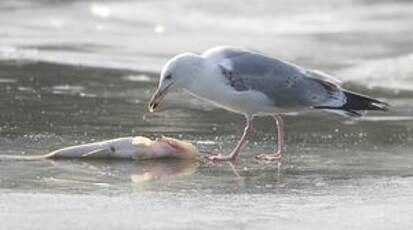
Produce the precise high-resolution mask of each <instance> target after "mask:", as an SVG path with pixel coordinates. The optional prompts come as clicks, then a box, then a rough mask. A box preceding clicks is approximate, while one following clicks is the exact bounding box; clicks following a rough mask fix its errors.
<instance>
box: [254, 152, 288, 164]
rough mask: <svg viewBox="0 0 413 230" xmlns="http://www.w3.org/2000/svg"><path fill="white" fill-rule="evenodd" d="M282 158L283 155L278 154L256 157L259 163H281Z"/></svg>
mask: <svg viewBox="0 0 413 230" xmlns="http://www.w3.org/2000/svg"><path fill="white" fill-rule="evenodd" d="M281 158H282V153H276V154H260V155H257V156H255V159H257V160H259V161H271V162H274V161H279V160H280V159H281Z"/></svg>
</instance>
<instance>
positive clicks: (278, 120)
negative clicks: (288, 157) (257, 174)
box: [255, 114, 285, 161]
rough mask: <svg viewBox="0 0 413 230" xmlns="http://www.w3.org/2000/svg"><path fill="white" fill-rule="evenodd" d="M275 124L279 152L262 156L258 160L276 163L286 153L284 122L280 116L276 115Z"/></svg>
mask: <svg viewBox="0 0 413 230" xmlns="http://www.w3.org/2000/svg"><path fill="white" fill-rule="evenodd" d="M274 119H275V122H276V124H277V133H278V151H277V152H276V153H274V154H261V155H258V156H256V157H255V158H256V159H257V160H264V161H276V160H279V159H281V157H282V156H283V154H284V153H285V142H284V122H283V119H282V117H281V116H280V115H278V114H277V115H274Z"/></svg>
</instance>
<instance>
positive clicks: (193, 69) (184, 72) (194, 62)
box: [148, 53, 202, 112]
mask: <svg viewBox="0 0 413 230" xmlns="http://www.w3.org/2000/svg"><path fill="white" fill-rule="evenodd" d="M201 62H202V57H200V56H199V55H196V54H193V53H183V54H180V55H177V56H175V57H173V58H172V59H171V60H169V61H168V62H167V63H166V64H165V66H164V67H163V69H162V72H161V75H160V77H159V84H158V88H157V89H156V90H155V92H154V94H153V95H152V98H151V100H150V101H149V103H148V110H149V112H153V111H154V110H155V109H156V107H158V105H159V103H161V101H162V99H163V98H164V97H165V96H166V94H167V93H168V92H169V91H171V90H172V89H180V88H186V87H187V86H189V85H190V84H191V83H192V82H193V81H194V79H195V78H196V77H197V75H198V74H199V71H200V67H201Z"/></svg>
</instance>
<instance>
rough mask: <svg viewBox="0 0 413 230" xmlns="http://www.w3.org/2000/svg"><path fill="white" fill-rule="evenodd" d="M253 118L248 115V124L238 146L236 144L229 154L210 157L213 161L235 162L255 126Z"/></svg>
mask: <svg viewBox="0 0 413 230" xmlns="http://www.w3.org/2000/svg"><path fill="white" fill-rule="evenodd" d="M251 123H252V122H251V118H248V117H247V126H246V127H245V129H244V133H243V134H242V136H241V139H240V140H239V141H238V144H237V146H235V148H234V150H232V152H231V153H230V154H228V155H225V156H223V155H216V156H211V157H209V159H210V160H211V161H213V162H220V161H231V162H235V161H236V160H237V158H238V155H239V152H240V150H241V149H242V147H243V146H244V145H245V144H246V142H247V139H248V137H249V135H250V134H251V132H252V131H253V127H252V124H251Z"/></svg>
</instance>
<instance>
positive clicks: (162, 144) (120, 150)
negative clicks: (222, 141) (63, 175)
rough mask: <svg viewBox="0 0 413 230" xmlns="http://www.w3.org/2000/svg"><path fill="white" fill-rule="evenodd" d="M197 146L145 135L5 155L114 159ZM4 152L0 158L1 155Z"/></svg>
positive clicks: (177, 153)
mask: <svg viewBox="0 0 413 230" xmlns="http://www.w3.org/2000/svg"><path fill="white" fill-rule="evenodd" d="M197 155H198V150H197V148H196V147H195V146H193V145H192V144H191V143H188V142H185V141H181V140H177V139H174V138H169V137H162V138H158V139H156V140H151V139H149V138H146V137H142V136H137V137H122V138H117V139H112V140H106V141H100V142H94V143H88V144H83V145H76V146H70V147H66V148H62V149H58V150H56V151H53V152H51V153H49V154H46V155H41V156H8V157H7V158H8V159H26V160H37V159H62V158H114V159H133V160H146V159H159V158H175V159H193V158H195V157H196V156H197ZM4 157H5V156H3V157H2V158H3V159H4Z"/></svg>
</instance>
